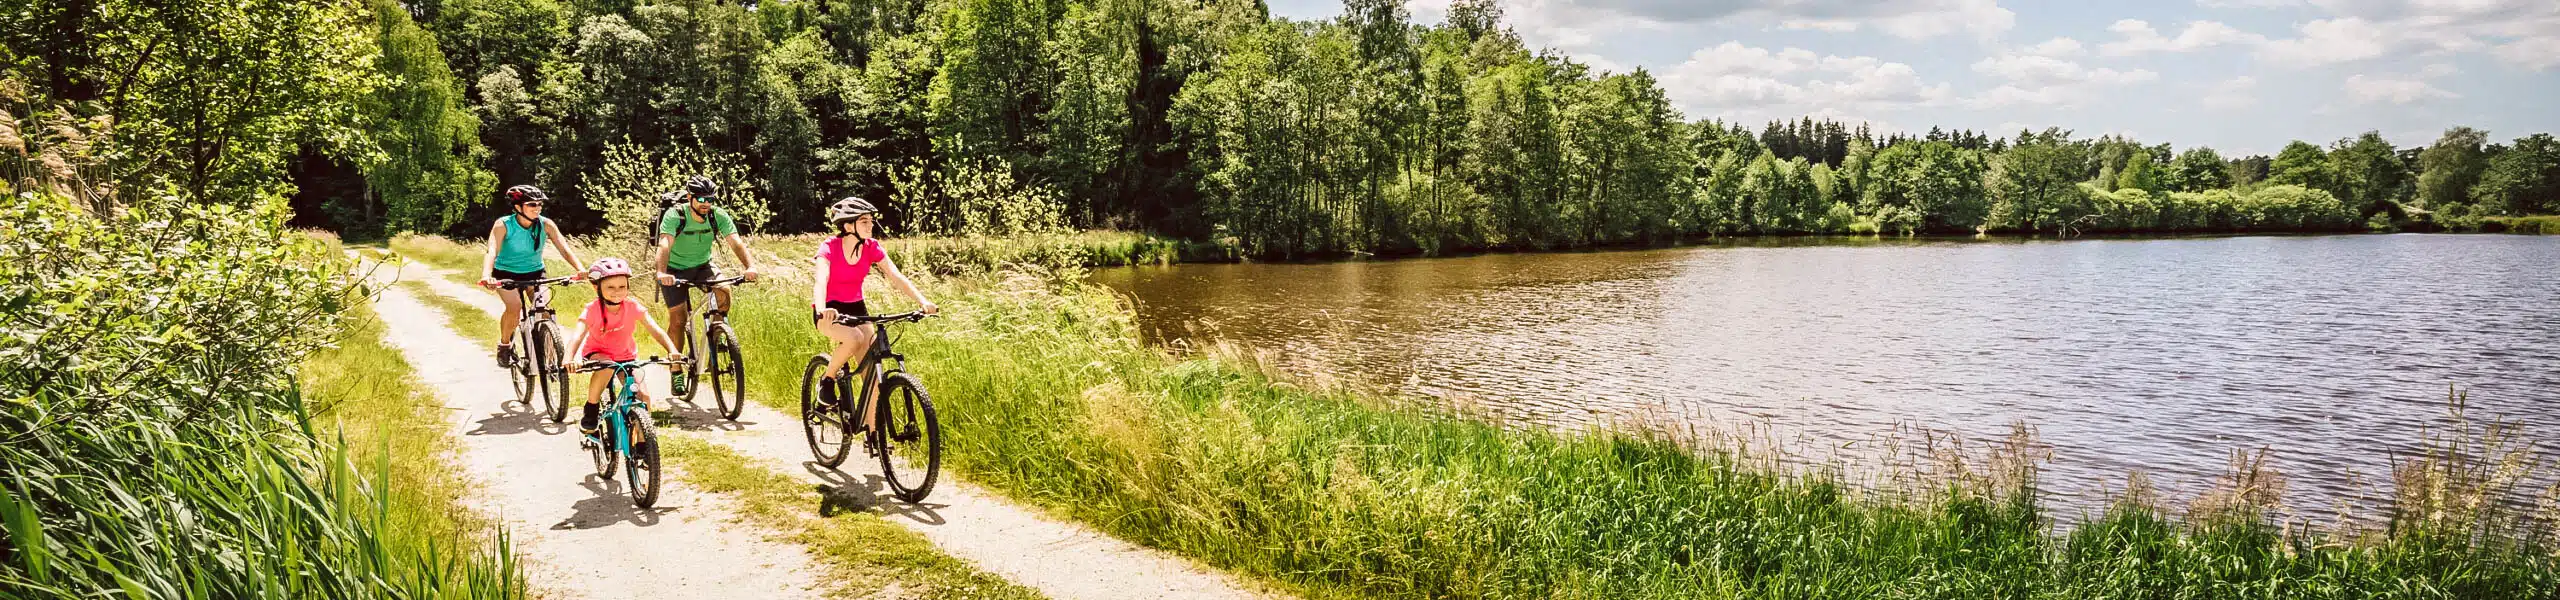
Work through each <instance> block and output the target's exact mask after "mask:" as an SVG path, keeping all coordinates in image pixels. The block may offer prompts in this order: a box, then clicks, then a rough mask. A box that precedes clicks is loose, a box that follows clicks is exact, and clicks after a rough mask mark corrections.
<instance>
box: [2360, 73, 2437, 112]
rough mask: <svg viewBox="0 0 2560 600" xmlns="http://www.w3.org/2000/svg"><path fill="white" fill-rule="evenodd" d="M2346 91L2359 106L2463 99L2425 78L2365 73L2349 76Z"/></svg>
mask: <svg viewBox="0 0 2560 600" xmlns="http://www.w3.org/2000/svg"><path fill="white" fill-rule="evenodd" d="M2345 89H2346V92H2347V98H2349V99H2352V100H2354V101H2355V102H2356V103H2357V104H2372V103H2375V102H2389V103H2392V104H2409V103H2413V102H2419V101H2422V100H2429V99H2438V98H2441V99H2446V100H2451V99H2454V98H2460V97H2462V95H2461V94H2456V93H2453V92H2448V91H2445V90H2444V89H2443V88H2439V87H2436V86H2435V85H2434V84H2430V83H2427V81H2426V79H2424V78H2423V77H2420V78H2393V77H2387V76H2386V77H2369V76H2366V75H2365V74H2363V73H2357V74H2354V75H2349V76H2347V83H2346V87H2345Z"/></svg>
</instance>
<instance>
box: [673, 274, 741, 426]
mask: <svg viewBox="0 0 2560 600" xmlns="http://www.w3.org/2000/svg"><path fill="white" fill-rule="evenodd" d="M745 281H746V278H744V277H722V278H719V279H712V280H708V281H687V280H683V279H678V280H676V285H680V286H685V287H688V288H693V290H694V291H696V292H700V293H699V294H698V295H699V296H700V297H701V299H699V300H696V301H694V302H693V306H694V307H695V314H694V316H693V318H691V319H687V320H686V324H685V330H684V331H679V332H676V335H678V336H682V337H683V338H684V344H685V353H686V355H687V356H692V357H695V358H694V360H693V362H689V363H685V367H684V374H685V376H684V379H685V389H684V393H683V394H681V395H679V396H677V397H679V398H683V399H684V401H686V402H692V401H693V397H694V394H697V393H700V392H701V391H702V388H705V387H708V388H711V401H712V403H713V404H715V405H717V406H718V407H719V411H720V418H723V419H728V420H731V421H735V420H738V411H741V410H746V408H747V363H746V361H744V360H740V359H739V357H738V334H737V333H736V332H734V331H731V330H730V329H729V307H727V306H722V305H721V304H720V296H719V295H717V294H713V293H711V290H712V289H713V288H720V287H727V286H730V285H735V284H738V283H743V282H745ZM706 379H707V380H708V381H707V382H706V381H705V380H706ZM705 383H708V384H709V385H704V384H705Z"/></svg>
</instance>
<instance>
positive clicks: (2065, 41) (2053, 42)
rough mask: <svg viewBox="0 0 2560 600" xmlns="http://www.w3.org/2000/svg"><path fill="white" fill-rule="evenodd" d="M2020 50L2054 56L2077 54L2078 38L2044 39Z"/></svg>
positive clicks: (2038, 54) (2079, 51) (2078, 51)
mask: <svg viewBox="0 0 2560 600" xmlns="http://www.w3.org/2000/svg"><path fill="white" fill-rule="evenodd" d="M2020 52H2024V53H2027V54H2033V55H2036V56H2050V57H2054V58H2063V57H2071V56H2079V55H2080V53H2081V50H2080V40H2075V39H2071V38H2067V37H2058V38H2053V39H2050V40H2045V41H2044V42H2043V43H2039V44H2036V45H2033V46H2028V47H2026V48H2024V49H2021V50H2020Z"/></svg>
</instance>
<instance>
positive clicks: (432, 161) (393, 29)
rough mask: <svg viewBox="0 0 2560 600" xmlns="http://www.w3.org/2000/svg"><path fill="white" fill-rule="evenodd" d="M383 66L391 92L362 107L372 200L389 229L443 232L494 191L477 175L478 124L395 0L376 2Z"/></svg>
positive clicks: (428, 42) (432, 42) (431, 42)
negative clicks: (382, 212)
mask: <svg viewBox="0 0 2560 600" xmlns="http://www.w3.org/2000/svg"><path fill="white" fill-rule="evenodd" d="M372 5H373V9H374V18H375V24H376V27H375V29H376V31H377V32H379V34H378V35H379V39H380V47H381V52H382V54H381V58H380V61H379V62H378V63H376V64H378V65H380V67H381V69H382V73H383V74H384V76H385V78H384V79H385V80H386V82H387V83H388V85H385V86H383V87H381V88H378V89H376V90H375V92H374V93H373V94H371V95H370V97H368V98H367V99H366V101H365V102H364V103H363V105H364V120H365V123H366V126H365V127H366V129H367V130H368V131H369V132H370V133H371V135H370V136H369V137H370V138H371V141H372V145H373V147H374V150H373V151H372V152H369V153H367V158H368V159H369V160H364V161H361V162H360V164H361V165H362V167H363V169H364V174H365V181H366V183H368V184H370V185H371V186H372V188H373V190H372V194H371V195H373V196H376V197H378V198H379V200H380V203H381V205H382V206H384V207H385V208H387V209H388V214H386V215H383V216H385V217H387V220H388V222H387V223H385V224H387V225H389V226H390V227H392V228H396V229H402V230H413V231H435V230H440V229H443V228H444V227H445V226H446V225H449V224H452V223H453V222H454V221H456V220H458V219H460V218H461V217H462V215H463V211H464V210H465V209H467V208H469V207H471V206H472V205H474V204H476V203H477V201H478V200H480V199H482V198H485V197H488V196H489V195H490V194H491V193H493V192H495V191H496V190H497V187H496V186H497V178H496V177H494V176H491V175H490V174H489V172H488V170H486V169H483V168H481V167H480V164H481V163H482V162H483V161H486V160H488V159H489V153H488V150H486V149H485V148H483V147H482V146H481V145H480V135H479V133H480V132H479V129H480V121H479V119H477V118H474V117H473V116H472V115H471V113H470V112H467V111H465V110H463V108H462V91H461V90H459V89H457V88H456V87H455V85H454V81H453V72H452V71H450V70H448V68H447V67H446V66H445V60H444V54H443V53H441V52H438V51H437V50H436V39H435V37H434V36H431V35H428V34H427V32H426V30H424V29H420V28H419V27H418V25H417V23H415V22H412V21H410V20H409V11H408V10H406V9H403V8H401V7H400V5H399V4H398V3H396V2H393V1H392V0H373V1H372Z"/></svg>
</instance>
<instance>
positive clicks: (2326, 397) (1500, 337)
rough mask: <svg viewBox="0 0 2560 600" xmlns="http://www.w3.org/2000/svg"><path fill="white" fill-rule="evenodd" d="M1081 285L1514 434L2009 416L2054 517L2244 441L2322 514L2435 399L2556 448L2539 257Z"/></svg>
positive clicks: (1499, 258)
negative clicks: (2041, 447)
mask: <svg viewBox="0 0 2560 600" xmlns="http://www.w3.org/2000/svg"><path fill="white" fill-rule="evenodd" d="M1094 278H1095V279H1096V280H1097V281H1099V282H1102V283H1104V284H1107V285H1110V286H1112V287H1115V288H1118V289H1120V290H1123V291H1124V292H1125V293H1127V294H1129V295H1130V296H1132V297H1133V298H1135V299H1136V300H1137V302H1138V306H1139V311H1138V312H1139V317H1140V320H1141V322H1142V324H1143V325H1144V326H1145V327H1146V328H1147V331H1148V334H1149V336H1150V337H1151V338H1152V339H1154V340H1157V341H1160V342H1161V341H1166V340H1170V339H1176V338H1181V337H1187V336H1192V335H1195V334H1197V333H1199V332H1203V331H1207V332H1214V335H1215V336H1217V337H1222V338H1226V339H1230V340H1235V341H1238V342H1242V343H1245V344H1247V345H1249V346H1254V347H1257V348H1262V349H1267V350H1271V351H1275V352H1277V353H1279V354H1280V356H1281V357H1283V361H1284V362H1285V363H1287V364H1289V365H1292V366H1294V367H1295V368H1304V369H1320V370H1323V371H1325V372H1327V373H1331V374H1336V375H1351V376H1355V377H1359V378H1361V379H1364V380H1366V381H1369V382H1372V383H1376V384H1380V385H1387V386H1391V387H1394V388H1396V389H1398V390H1400V391H1404V392H1408V393H1413V394H1416V395H1422V396H1429V397H1438V398H1451V399H1460V398H1462V399H1466V401H1468V402H1471V403H1482V404H1484V405H1485V406H1488V407H1491V408H1494V409H1496V410H1499V411H1500V412H1502V413H1504V414H1507V415H1511V416H1515V417H1519V418H1523V419H1527V420H1530V421H1532V422H1539V423H1546V424H1553V425H1560V426H1578V425H1581V424H1588V423H1596V422H1609V421H1613V420H1621V419H1620V418H1621V417H1626V416H1630V415H1659V414H1671V415H1680V416H1681V417H1680V418H1683V419H1689V420H1693V421H1698V422H1704V423H1709V424H1712V425H1714V426H1716V427H1720V428H1725V429H1731V428H1734V427H1738V426H1740V425H1742V424H1765V425H1766V426H1767V427H1769V428H1770V430H1771V431H1774V432H1777V434H1778V437H1780V438H1783V439H1792V440H1807V439H1810V440H1814V441H1815V442H1816V443H1815V444H1813V445H1821V444H1822V443H1829V442H1841V443H1845V442H1850V441H1854V440H1867V439H1871V438H1872V437H1873V436H1875V435H1877V434H1880V433H1884V432H1889V431H1891V430H1893V429H1894V428H1895V426H1897V425H1901V424H1913V423H1916V424H1921V425H1925V426H1929V427H1933V428H1942V429H1946V430H1950V431H1955V432H1961V433H1963V434H1965V435H1967V436H1969V437H1973V438H1976V439H1981V438H1988V437H1996V436H1998V435H1999V434H2002V433H2005V432H2006V431H2007V430H2008V426H2009V424H2010V423H2013V422H2025V423H2028V424H2031V425H2033V426H2034V427H2035V428H2036V429H2037V431H2038V433H2039V434H2040V436H2041V438H2042V440H2043V441H2044V442H2046V443H2048V444H2050V445H2051V446H2052V449H2053V452H2054V459H2053V461H2052V462H2050V463H2049V464H2047V465H2046V466H2047V470H2046V479H2047V480H2048V486H2047V487H2048V488H2049V490H2050V491H2051V492H2053V493H2054V494H2055V495H2056V496H2058V499H2060V500H2061V503H2062V504H2063V505H2065V506H2072V507H2075V508H2087V507H2088V506H2090V505H2092V504H2093V502H2092V501H2091V500H2090V499H2093V498H2097V497H2099V496H2100V495H2101V494H2103V493H2104V492H2105V491H2107V490H2112V489H2115V488H2118V487H2121V484H2122V482H2123V481H2124V480H2125V476H2126V474H2127V473H2128V472H2130V471H2133V470H2141V471H2143V472H2145V473H2147V474H2148V475H2150V476H2151V477H2152V478H2153V479H2154V481H2155V482H2158V483H2161V484H2162V485H2163V487H2167V488H2169V489H2170V490H2171V491H2173V492H2184V493H2192V492H2193V491H2194V490H2195V489H2197V488H2198V487H2200V486H2201V485H2203V484H2206V483H2209V482H2210V481H2211V479H2212V478H2213V477H2214V476H2217V475H2219V474H2221V473H2224V472H2225V471H2226V470H2227V469H2226V466H2227V465H2228V464H2229V462H2230V459H2231V452H2232V451H2233V450H2234V449H2236V448H2251V449H2254V448H2260V447H2264V448H2269V449H2271V450H2272V452H2271V456H2272V457H2273V462H2274V463H2275V465H2276V466H2277V467H2278V469H2279V470H2280V471H2282V472H2283V473H2284V474H2285V475H2286V476H2287V478H2288V479H2290V480H2291V484H2290V487H2289V489H2290V492H2289V493H2288V495H2287V502H2288V504H2290V505H2293V506H2295V507H2297V508H2303V509H2306V510H2310V511H2313V512H2319V511H2320V510H2321V508H2322V507H2328V506H2333V505H2334V503H2335V502H2336V501H2338V500H2339V499H2341V498H2344V497H2347V496H2346V495H2345V493H2346V492H2347V491H2348V490H2351V489H2362V490H2371V489H2377V488H2379V487H2380V486H2382V485H2384V484H2387V483H2388V479H2389V459H2388V456H2389V453H2390V452H2391V451H2394V450H2405V449H2407V448H2409V447H2410V446H2411V444H2412V443H2413V442H2414V441H2415V440H2416V439H2417V435H2418V433H2417V432H2418V430H2419V427H2420V426H2421V425H2422V424H2426V423H2438V422H2441V421H2442V418H2443V416H2444V415H2445V398H2446V390H2447V386H2448V385H2459V386H2461V387H2462V388H2463V389H2465V390H2467V391H2468V392H2469V393H2470V405H2471V407H2472V410H2473V412H2474V414H2475V415H2487V414H2497V415H2504V416H2506V417H2508V418H2510V419H2511V420H2515V421H2518V422H2520V423H2521V425H2522V426H2523V427H2524V428H2525V430H2526V431H2527V432H2528V434H2529V435H2531V436H2533V438H2534V439H2537V440H2549V439H2553V437H2554V434H2560V237H2533V236H2502V235H2348V236H2317V237H2226V238H2184V239H2152V240H2086V241H2015V240H2012V241H1971V240H1966V241H1882V242H1878V241H1866V242H1859V243H1850V244H1840V243H1836V242H1834V243H1805V242H1775V243H1758V244H1752V245H1743V246H1721V247H1693V248H1681V249H1670V250H1648V251H1621V252H1595V253H1559V254H1504V255H1487V256H1474V257H1464V258H1448V259H1422V260H1404V261H1388V262H1373V263H1336V264H1242V265H1231V264H1201V265H1176V266H1170V267H1144V268H1128V269H1109V270H1102V271H1098V272H1096V273H1095V274H1094ZM2546 446H2547V445H2546ZM2546 454H2549V452H2548V448H2546ZM2350 472H2352V473H2354V474H2355V476H2357V477H2361V478H2362V479H2363V480H2364V481H2363V483H2361V484H2355V485H2350V483H2349V473H2350ZM2359 495H2361V494H2359Z"/></svg>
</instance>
